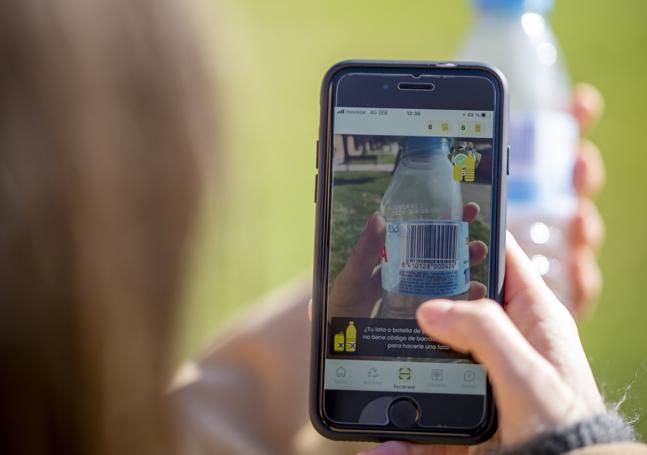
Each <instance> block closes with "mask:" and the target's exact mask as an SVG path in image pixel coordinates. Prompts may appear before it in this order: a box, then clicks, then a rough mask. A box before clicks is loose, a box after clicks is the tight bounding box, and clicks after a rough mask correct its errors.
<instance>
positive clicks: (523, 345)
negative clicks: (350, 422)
mask: <svg viewBox="0 0 647 455" xmlns="http://www.w3.org/2000/svg"><path fill="white" fill-rule="evenodd" d="M416 316H417V320H418V324H419V325H420V328H421V329H422V330H423V331H424V332H425V333H426V334H427V335H429V336H431V337H433V338H434V339H437V340H438V341H439V342H441V343H445V344H448V345H449V346H451V348H452V349H455V350H457V351H460V352H465V353H470V354H472V355H473V356H474V358H475V359H476V360H477V361H478V362H480V363H482V364H483V365H484V366H485V368H486V369H487V371H488V376H489V379H490V381H491V383H492V389H493V392H494V398H495V402H496V405H497V409H498V411H499V432H498V437H499V440H500V443H501V445H502V446H510V445H514V444H516V443H520V442H522V441H524V440H527V439H529V438H531V437H533V436H535V435H537V434H539V433H542V432H545V431H550V430H551V429H554V428H556V427H558V426H562V425H568V424H571V423H575V422H577V421H579V420H582V419H586V418H588V417H592V416H594V415H596V414H601V413H604V412H605V408H604V404H603V401H602V397H601V396H600V393H599V391H598V388H597V386H596V384H595V380H594V378H593V373H592V372H591V368H590V366H589V363H588V361H587V358H586V355H585V353H584V349H583V348H582V344H581V342H580V339H579V335H578V332H577V327H576V325H575V321H574V320H573V318H572V316H571V315H570V313H569V312H568V310H567V309H566V308H565V307H564V306H563V305H562V304H561V303H560V302H559V301H558V300H557V299H556V297H555V295H554V294H553V293H552V292H551V291H550V289H548V287H547V286H546V284H545V283H544V282H543V280H542V279H541V277H540V276H539V275H538V274H537V272H536V271H535V268H534V266H533V265H532V263H531V262H530V260H529V259H528V257H527V256H526V255H525V253H524V252H523V251H522V250H521V248H520V247H519V245H518V244H517V242H516V241H515V240H514V238H512V236H511V235H508V238H507V247H506V278H505V302H504V305H503V307H501V306H500V305H499V304H497V303H496V302H493V301H491V300H486V299H483V300H478V301H473V302H467V301H463V302H457V301H449V300H431V301H429V302H425V303H424V304H423V305H421V306H420V308H419V309H418V312H417V315H416ZM467 451H468V448H467V447H448V446H425V445H417V444H410V443H404V442H395V441H391V442H387V443H384V444H382V445H380V446H377V447H376V448H374V449H372V450H370V451H369V452H367V453H368V454H371V455H422V454H426V455H430V454H434V455H438V454H450V453H451V454H453V453H455V454H459V453H467Z"/></svg>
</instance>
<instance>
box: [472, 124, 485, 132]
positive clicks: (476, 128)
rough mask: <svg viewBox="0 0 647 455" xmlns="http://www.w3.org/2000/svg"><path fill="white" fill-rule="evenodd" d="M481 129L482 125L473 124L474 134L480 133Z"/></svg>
mask: <svg viewBox="0 0 647 455" xmlns="http://www.w3.org/2000/svg"><path fill="white" fill-rule="evenodd" d="M482 128H483V127H482V125H481V124H480V123H475V124H474V132H475V133H480V132H481V130H482Z"/></svg>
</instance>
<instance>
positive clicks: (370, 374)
mask: <svg viewBox="0 0 647 455" xmlns="http://www.w3.org/2000/svg"><path fill="white" fill-rule="evenodd" d="M367 376H368V377H369V378H371V379H375V378H379V377H380V373H379V371H377V368H375V367H371V368H370V369H369V370H368V375H367Z"/></svg>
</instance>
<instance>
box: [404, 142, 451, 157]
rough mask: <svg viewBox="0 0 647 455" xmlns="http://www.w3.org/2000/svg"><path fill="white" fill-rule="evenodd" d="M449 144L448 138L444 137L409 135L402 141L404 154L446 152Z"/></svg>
mask: <svg viewBox="0 0 647 455" xmlns="http://www.w3.org/2000/svg"><path fill="white" fill-rule="evenodd" d="M450 146H451V143H450V139H448V138H446V137H410V138H408V139H407V140H406V142H405V143H404V155H405V156H411V155H420V154H427V153H439V152H444V153H447V152H448V151H449V147H450Z"/></svg>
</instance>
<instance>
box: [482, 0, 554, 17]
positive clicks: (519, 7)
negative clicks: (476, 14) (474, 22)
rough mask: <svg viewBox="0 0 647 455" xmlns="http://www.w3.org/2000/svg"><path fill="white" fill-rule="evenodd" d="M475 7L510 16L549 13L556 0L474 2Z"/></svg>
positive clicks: (492, 0)
mask: <svg viewBox="0 0 647 455" xmlns="http://www.w3.org/2000/svg"><path fill="white" fill-rule="evenodd" d="M473 4H474V7H475V8H476V9H478V10H480V11H500V12H502V13H509V14H521V13H523V12H525V11H531V12H533V13H539V14H546V13H549V12H550V11H551V10H552V9H553V6H554V4H555V1H554V0H473Z"/></svg>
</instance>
